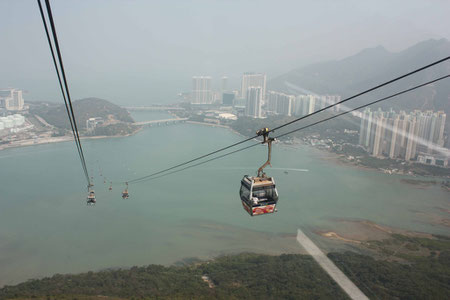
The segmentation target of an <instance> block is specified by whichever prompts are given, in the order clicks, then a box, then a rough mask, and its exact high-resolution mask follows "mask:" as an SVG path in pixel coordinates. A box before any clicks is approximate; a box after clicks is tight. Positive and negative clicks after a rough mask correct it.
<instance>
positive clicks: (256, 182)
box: [239, 175, 278, 216]
mask: <svg viewBox="0 0 450 300" xmlns="http://www.w3.org/2000/svg"><path fill="white" fill-rule="evenodd" d="M239 194H240V196H241V200H242V206H243V207H244V209H245V210H246V211H247V212H248V213H249V214H250V215H251V216H258V215H264V214H269V213H273V212H276V211H277V210H276V205H277V202H278V192H277V189H276V187H275V181H274V179H273V178H272V177H252V176H248V175H245V176H244V178H242V181H241V190H240V191H239Z"/></svg>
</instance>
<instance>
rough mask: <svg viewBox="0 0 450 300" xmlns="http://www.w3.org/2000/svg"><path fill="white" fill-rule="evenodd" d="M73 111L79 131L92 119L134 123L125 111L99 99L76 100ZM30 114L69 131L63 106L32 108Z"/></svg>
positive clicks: (49, 105)
mask: <svg viewBox="0 0 450 300" xmlns="http://www.w3.org/2000/svg"><path fill="white" fill-rule="evenodd" d="M73 110H74V113H75V116H76V120H77V124H78V127H79V129H81V130H82V129H85V128H86V120H87V119H89V118H93V117H101V118H103V119H104V120H107V119H111V118H112V119H114V120H117V121H121V122H126V123H131V122H134V120H133V118H132V117H131V116H130V114H129V113H128V111H127V110H126V109H124V108H122V107H120V106H118V105H115V104H113V103H111V102H109V101H107V100H104V99H99V98H85V99H81V100H76V101H74V102H73ZM30 113H31V114H36V115H39V116H40V117H42V118H44V120H45V121H47V122H48V123H49V124H51V125H53V126H55V127H58V128H65V129H70V123H69V120H68V117H67V112H66V109H65V106H64V104H60V105H51V104H48V105H39V106H33V107H32V108H30Z"/></svg>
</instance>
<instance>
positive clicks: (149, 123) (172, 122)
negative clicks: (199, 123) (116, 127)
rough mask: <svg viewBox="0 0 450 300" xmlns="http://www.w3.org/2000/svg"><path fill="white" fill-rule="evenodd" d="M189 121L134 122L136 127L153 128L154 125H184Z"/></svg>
mask: <svg viewBox="0 0 450 300" xmlns="http://www.w3.org/2000/svg"><path fill="white" fill-rule="evenodd" d="M187 120H188V118H176V119H163V120H152V121H142V122H134V123H133V125H135V126H153V125H156V126H160V125H170V124H176V123H183V122H185V121H187Z"/></svg>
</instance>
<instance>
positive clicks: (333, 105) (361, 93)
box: [128, 56, 450, 183]
mask: <svg viewBox="0 0 450 300" xmlns="http://www.w3.org/2000/svg"><path fill="white" fill-rule="evenodd" d="M449 59H450V56H447V57H444V58H442V59H439V60H437V61H435V62H433V63H430V64H428V65H425V66H423V67H420V68H418V69H415V70H413V71H411V72H408V73H406V74H404V75H401V76H398V77H396V78H394V79H391V80H389V81H386V82H384V83H381V84H379V85H377V86H375V87H372V88H370V89H367V90H365V91H363V92H360V93H358V94H355V95H353V96H351V97H348V98H345V99H343V100H341V101H338V102H336V103H334V104H332V105H328V106H326V107H324V108H322V109H319V110H317V111H315V112H312V113H310V114H308V115H305V116H302V117H300V118H297V119H295V120H292V121H289V122H287V123H285V124H283V125H280V126H278V127H275V128H273V129H271V130H270V132H274V131H275V130H278V129H280V128H283V127H285V126H288V125H291V124H293V123H295V122H298V121H300V120H303V119H305V118H308V117H311V116H313V115H315V114H318V113H320V112H322V111H324V110H326V109H329V108H332V107H335V106H337V105H340V104H342V103H345V102H347V101H350V100H352V99H354V98H356V97H359V96H362V95H364V94H367V93H370V92H372V91H374V90H377V89H379V88H381V87H384V86H386V85H389V84H391V83H394V82H396V81H398V80H401V79H403V78H406V77H409V76H411V75H413V74H416V73H418V72H420V71H423V70H425V69H428V68H431V67H432V66H435V65H438V64H440V63H443V62H444V61H447V60H449ZM257 137H258V135H255V136H252V137H249V138H247V139H244V140H242V141H240V142H237V143H234V144H231V145H229V146H226V147H223V148H220V149H217V150H215V151H213V152H210V153H207V154H204V155H201V156H199V157H196V158H193V159H191V160H189V161H186V162H183V163H180V164H177V165H175V166H172V167H169V168H166V169H163V170H160V171H157V172H155V173H151V174H149V175H146V176H142V177H139V178H136V179H132V180H128V183H135V182H138V181H141V180H143V179H147V178H151V177H153V176H156V175H159V174H162V173H165V172H167V171H170V170H173V169H176V168H178V167H182V166H184V165H187V164H190V163H192V162H194V161H197V160H200V159H202V158H205V157H208V156H211V155H213V154H216V153H218V152H221V151H224V150H227V149H229V148H232V147H235V146H237V145H240V144H243V143H245V142H248V141H251V140H253V139H255V138H257Z"/></svg>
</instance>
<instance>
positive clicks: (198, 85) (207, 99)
mask: <svg viewBox="0 0 450 300" xmlns="http://www.w3.org/2000/svg"><path fill="white" fill-rule="evenodd" d="M211 80H212V79H211V77H209V76H194V77H192V92H191V104H211V103H212V102H213V95H212V91H211Z"/></svg>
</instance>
